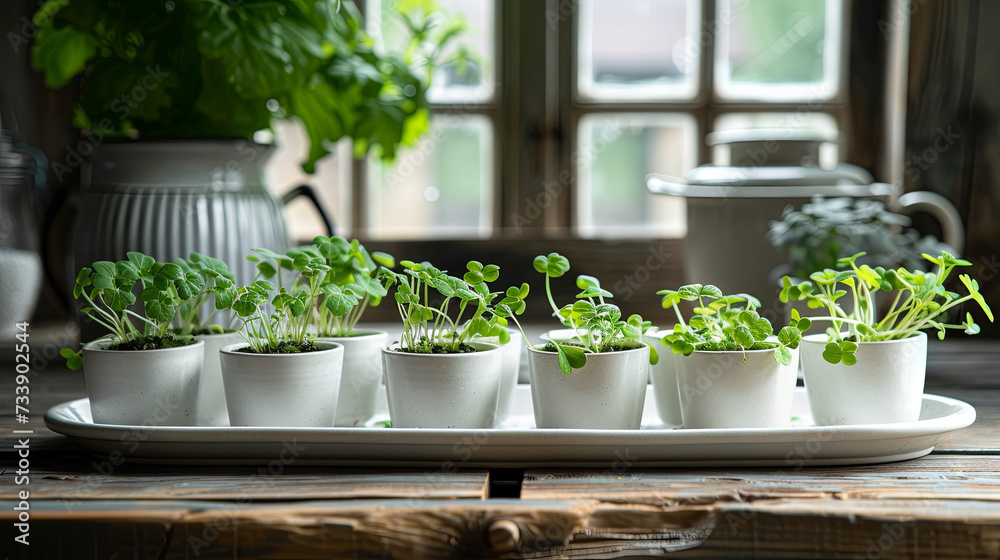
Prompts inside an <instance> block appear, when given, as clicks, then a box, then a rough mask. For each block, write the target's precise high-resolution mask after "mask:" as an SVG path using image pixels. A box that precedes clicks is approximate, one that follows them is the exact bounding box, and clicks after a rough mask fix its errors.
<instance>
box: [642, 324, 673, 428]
mask: <svg viewBox="0 0 1000 560" xmlns="http://www.w3.org/2000/svg"><path fill="white" fill-rule="evenodd" d="M672 332H673V331H657V332H655V333H649V334H646V335H644V336H643V340H645V341H646V344H650V345H652V346H653V347H654V348H656V353H657V355H658V356H659V357H660V359H659V361H657V362H656V364H653V365H650V366H649V377H650V381H651V382H652V384H653V398H654V401H655V402H656V411H657V413H658V414H659V416H660V420H662V421H663V423H664V424H667V425H669V426H680V425H681V423H682V420H681V401H680V396H679V395H678V393H677V360H678V359H680V358H683V356H678V355H677V354H674V353H673V352H671V351H670V348H667V347H666V346H663V342H662V340H663V337H665V336H667V335H668V334H671V333H672Z"/></svg>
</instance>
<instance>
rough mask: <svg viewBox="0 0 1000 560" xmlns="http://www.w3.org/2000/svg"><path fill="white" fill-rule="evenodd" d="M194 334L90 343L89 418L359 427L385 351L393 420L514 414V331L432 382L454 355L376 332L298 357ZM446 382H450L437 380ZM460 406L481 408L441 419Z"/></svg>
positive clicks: (468, 421)
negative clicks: (176, 340) (173, 340)
mask: <svg viewBox="0 0 1000 560" xmlns="http://www.w3.org/2000/svg"><path fill="white" fill-rule="evenodd" d="M196 339H197V342H196V343H195V344H192V345H189V346H184V347H180V348H171V349H164V350H147V351H112V350H107V349H105V348H104V346H105V341H95V342H93V343H91V344H89V345H87V346H86V348H85V349H84V364H85V365H84V373H85V378H86V382H87V392H88V395H89V397H90V405H91V413H92V416H93V420H94V422H96V423H100V424H126V425H144V426H149V425H163V426H167V425H169V426H194V425H207V426H227V425H232V426H319V427H325V426H359V425H364V423H365V422H366V421H367V420H369V419H370V418H371V417H372V416H373V414H374V413H375V411H376V410H377V407H378V395H379V389H380V385H381V384H382V376H383V374H382V371H383V368H382V363H381V362H382V358H381V357H380V353H381V354H384V355H385V356H386V358H385V361H386V364H385V365H386V371H387V375H386V382H387V386H388V387H387V390H388V391H387V392H388V393H389V395H390V396H389V401H390V415H391V416H392V418H393V423H394V425H396V426H399V427H448V426H453V425H454V427H493V425H494V424H495V423H496V422H497V420H499V419H504V418H506V417H507V416H509V414H510V410H511V406H512V404H513V403H512V395H513V391H514V387H515V386H516V384H517V373H518V366H519V364H520V354H521V349H522V346H523V343H522V342H521V339H520V338H519V337H512V339H511V341H510V342H509V343H508V344H506V345H503V347H502V348H501V347H499V346H496V345H489V344H483V345H482V346H483V348H482V349H483V351H481V352H477V353H474V354H468V355H459V356H454V357H458V358H459V360H457V361H455V362H453V363H455V364H456V365H459V366H460V368H459V369H462V368H468V367H469V364H472V363H473V362H475V361H476V360H486V361H488V362H489V368H488V370H489V371H485V372H484V373H483V374H478V375H467V376H465V377H461V376H449V375H447V374H446V375H444V376H440V375H439V376H437V379H436V381H437V383H436V385H435V384H434V383H432V382H431V380H430V379H429V377H428V375H429V372H434V371H440V370H441V368H442V365H441V364H444V363H448V362H442V361H440V360H435V358H442V357H443V358H448V357H451V356H424V355H417V354H403V353H399V352H392V351H390V350H387V349H385V350H384V348H385V346H386V341H387V339H388V335H387V333H385V332H382V331H363V332H360V333H358V334H357V335H356V336H352V337H343V338H321V339H318V340H317V345H319V346H321V347H322V348H323V349H322V350H321V351H318V352H310V353H304V354H294V355H267V354H263V355H261V354H250V353H244V352H238V351H237V350H238V349H240V348H242V347H244V346H246V343H245V342H244V341H243V340H242V338H241V337H240V335H239V334H238V333H229V334H219V335H206V336H199V337H196ZM397 354H402V356H403V357H404V359H402V360H397V361H398V362H399V364H401V365H397V364H396V361H393V359H392V358H390V357H391V356H394V355H397ZM422 364H423V365H422ZM432 364H433V365H432ZM493 370H495V372H494V371H493ZM421 371H423V372H424V374H425V375H424V377H423V378H422V377H421ZM442 378H444V379H446V380H447V381H446V382H444V383H442ZM422 379H423V381H422ZM449 385H453V386H449ZM449 391H450V392H451V394H452V395H453V396H452V398H451V400H452V402H454V403H457V404H456V405H455V406H451V407H448V408H443V409H442V408H438V409H436V410H435V409H432V408H429V407H420V409H421V413H425V414H428V416H420V415H419V414H418V415H413V414H411V413H409V412H406V406H404V405H406V404H411V403H419V402H422V401H423V402H428V401H427V398H426V397H425V396H424V393H425V392H427V393H428V395H427V397H433V396H440V395H448V394H449ZM470 391H471V394H469V392H470ZM393 393H395V394H396V395H397V397H396V398H395V399H393V397H392V394H393ZM394 402H395V406H393V403H394ZM430 402H433V401H430ZM462 407H465V408H470V407H471V408H477V407H478V409H481V410H482V411H481V412H479V413H477V414H476V415H462V414H459V415H458V416H457V418H458V420H457V423H456V421H454V420H447V419H446V418H447V417H448V415H449V413H455V412H458V411H459V410H460V409H461V408H462ZM425 408H426V409H425ZM435 413H437V414H438V416H440V418H436V417H435ZM442 418H445V419H442Z"/></svg>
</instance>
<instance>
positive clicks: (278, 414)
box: [221, 342, 344, 428]
mask: <svg viewBox="0 0 1000 560" xmlns="http://www.w3.org/2000/svg"><path fill="white" fill-rule="evenodd" d="M245 346H246V342H241V343H238V344H232V345H230V346H226V347H225V348H223V349H222V351H221V352H222V381H223V384H224V386H225V388H226V406H227V408H228V410H229V423H230V425H232V426H281V427H309V428H329V427H331V426H333V419H334V418H335V417H336V413H337V397H338V395H339V394H340V373H341V368H342V367H343V362H344V347H343V346H341V345H339V344H336V343H333V342H316V346H318V347H319V348H320V350H319V351H316V352H303V353H301V354H251V353H247V352H237V350H238V349H241V348H243V347H245Z"/></svg>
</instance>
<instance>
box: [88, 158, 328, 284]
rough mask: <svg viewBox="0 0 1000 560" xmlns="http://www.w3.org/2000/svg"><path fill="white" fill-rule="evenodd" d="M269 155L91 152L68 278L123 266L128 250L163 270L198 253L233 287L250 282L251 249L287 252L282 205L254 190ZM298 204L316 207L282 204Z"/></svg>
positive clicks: (259, 187) (261, 189)
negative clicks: (95, 267) (226, 273)
mask: <svg viewBox="0 0 1000 560" xmlns="http://www.w3.org/2000/svg"><path fill="white" fill-rule="evenodd" d="M273 151H274V146H269V145H260V144H252V143H248V142H244V141H228V140H220V141H210V140H208V141H175V142H132V143H121V144H103V145H100V146H98V147H97V148H95V150H94V154H93V156H92V157H91V164H90V172H89V177H88V176H87V173H85V174H84V178H83V182H82V187H81V196H80V203H79V214H78V218H77V223H76V230H75V234H76V235H75V238H74V244H75V249H74V255H75V259H74V266H73V268H72V270H73V272H75V271H76V270H79V269H80V267H83V266H89V265H90V263H93V262H94V261H97V260H120V259H123V258H125V253H126V252H127V251H141V252H143V253H146V254H148V255H151V256H153V257H154V258H156V259H157V260H171V261H172V260H175V259H178V258H181V257H187V256H188V255H189V254H190V253H191V252H192V251H198V252H200V253H203V254H206V255H209V256H212V257H215V258H218V259H222V260H223V261H225V262H226V263H227V264H228V265H229V267H230V269H231V270H232V271H233V273H234V274H236V277H237V280H238V281H239V282H241V283H249V282H250V281H251V280H252V279H253V277H254V273H255V269H254V266H253V263H251V262H249V261H247V260H246V256H247V255H249V254H251V250H252V249H254V248H257V247H266V248H268V249H272V250H274V251H284V250H285V249H287V248H288V244H289V239H288V233H287V231H286V229H285V218H284V215H283V213H282V207H283V204H282V200H279V199H277V198H275V197H274V196H272V195H271V193H270V192H269V191H268V189H267V187H266V186H265V185H264V181H263V166H264V164H265V163H266V162H267V160H268V158H270V156H271V154H272V153H273ZM297 195H306V196H307V197H309V198H310V199H312V200H313V201H314V202H316V199H315V193H313V192H312V191H311V190H310V189H309V188H308V187H305V186H303V187H299V188H298V189H295V190H294V191H293V192H292V193H290V195H286V196H285V202H288V200H291V199H292V198H294V197H295V196H297ZM317 207H318V204H317ZM319 210H320V214H321V216H322V217H323V218H324V221H325V222H326V223H327V227H328V228H329V220H327V218H326V214H325V212H323V211H322V209H321V208H320V209H319Z"/></svg>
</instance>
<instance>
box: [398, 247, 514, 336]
mask: <svg viewBox="0 0 1000 560" xmlns="http://www.w3.org/2000/svg"><path fill="white" fill-rule="evenodd" d="M399 264H400V265H402V267H403V272H402V273H397V272H393V271H391V270H387V269H382V277H383V278H384V279H385V281H386V282H387V283H388V284H390V285H395V286H396V291H395V294H394V297H395V299H396V305H397V307H398V309H399V315H400V318H401V319H402V320H403V334H402V338H401V340H400V348H401V349H402V350H403V351H405V352H415V353H453V352H464V351H468V348H467V346H466V345H467V343H468V342H469V341H471V340H472V339H473V338H475V337H496V338H497V339H498V340H499V341H500V343H501V344H506V343H507V342H508V341H509V340H510V333H509V332H508V331H507V329H506V328H505V327H506V325H507V322H506V320H505V318H504V317H502V316H501V315H498V314H497V313H496V312H495V310H494V309H493V307H492V306H491V302H492V301H493V299H494V298H495V297H496V296H497V295H499V294H495V293H492V292H490V289H489V285H488V284H489V283H490V282H494V281H496V280H497V278H499V276H500V267H498V266H496V265H493V264H489V265H483V264H482V263H480V262H478V261H470V262H469V263H468V264H467V265H466V272H465V273H464V274H463V275H462V277H461V278H458V277H455V276H450V275H449V274H448V273H447V271H445V270H441V269H439V268H437V267H435V266H434V265H432V264H431V263H429V262H421V263H415V262H413V261H401V262H400V263H399ZM438 296H440V298H441V300H440V303H439V304H434V303H432V302H433V301H435V300H438ZM453 307H457V310H456V309H453ZM469 312H471V316H466V314H467V313H469ZM450 313H454V314H455V316H454V317H452V316H451V315H450Z"/></svg>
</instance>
